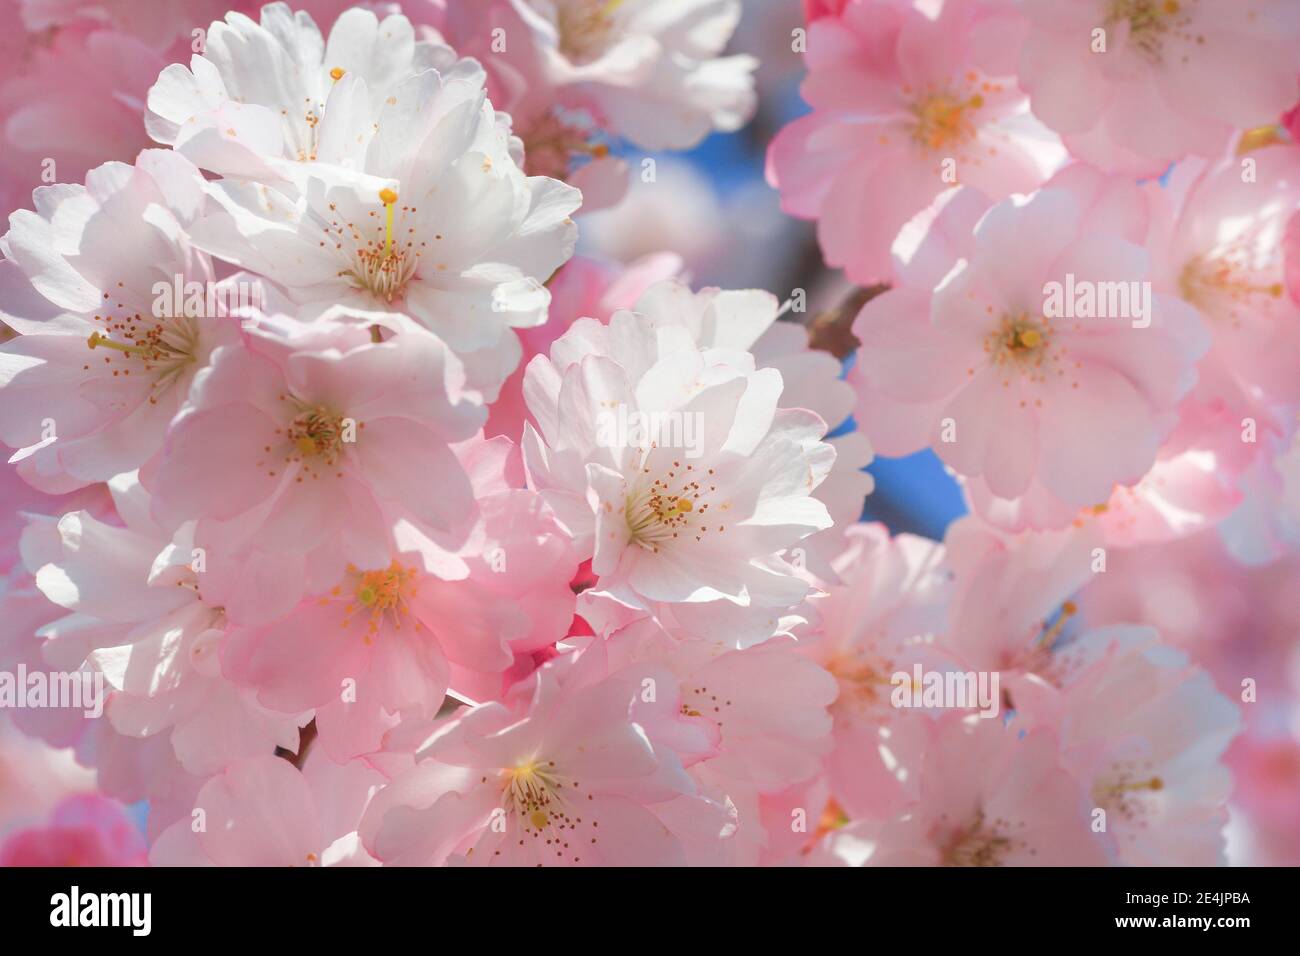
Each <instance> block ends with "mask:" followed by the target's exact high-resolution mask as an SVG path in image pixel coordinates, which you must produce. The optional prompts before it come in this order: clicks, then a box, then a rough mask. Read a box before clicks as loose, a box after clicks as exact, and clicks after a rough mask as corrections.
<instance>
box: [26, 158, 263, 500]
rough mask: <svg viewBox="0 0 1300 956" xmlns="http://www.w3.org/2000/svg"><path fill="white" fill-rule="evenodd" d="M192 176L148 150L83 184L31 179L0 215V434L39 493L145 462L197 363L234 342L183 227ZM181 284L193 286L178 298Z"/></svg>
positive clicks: (197, 202) (194, 196)
mask: <svg viewBox="0 0 1300 956" xmlns="http://www.w3.org/2000/svg"><path fill="white" fill-rule="evenodd" d="M201 184H202V179H201V178H200V177H199V174H198V171H197V170H196V169H195V168H194V167H193V166H192V165H191V164H190V163H189V162H187V161H186V160H185V159H183V158H182V157H180V156H178V155H176V154H175V153H172V152H165V151H162V150H146V151H145V152H143V153H141V154H140V156H139V159H138V160H137V162H136V165H134V166H128V165H125V164H123V163H108V164H106V165H104V166H100V167H98V168H96V169H94V170H92V171H91V172H90V173H89V174H88V175H87V179H86V185H85V186H84V187H82V186H47V187H42V188H41V189H39V190H38V191H37V192H36V194H35V197H34V198H35V201H36V209H35V211H32V210H20V211H18V212H16V213H14V214H13V215H12V216H11V217H10V221H9V231H8V232H7V233H6V234H5V236H4V237H3V239H0V249H3V251H4V254H5V258H4V259H3V260H2V261H0V319H3V321H4V322H6V323H7V324H8V325H9V326H11V327H12V328H13V329H14V331H16V332H18V333H19V335H18V337H17V338H15V339H13V340H11V341H9V342H7V343H5V344H4V345H2V346H0V391H2V392H3V394H4V395H5V401H4V403H3V406H2V411H0V440H3V441H4V442H5V444H7V445H9V446H11V447H13V448H16V449H18V451H17V453H16V454H15V455H14V456H13V458H11V461H14V462H16V463H17V464H18V469H19V472H20V473H21V474H22V475H23V477H24V478H26V479H27V481H29V482H30V483H31V484H33V485H34V486H36V487H37V488H39V489H41V490H43V491H47V492H53V493H59V492H65V491H70V490H74V489H76V488H78V487H81V486H84V485H86V484H90V483H92V482H97V481H104V480H106V479H108V478H111V477H113V475H115V474H118V473H120V472H123V471H131V470H133V469H135V468H138V467H139V466H141V465H143V464H144V463H145V462H147V461H149V460H150V459H151V458H152V457H153V456H154V455H155V454H156V453H157V452H158V449H159V447H160V445H161V443H162V438H163V434H164V432H165V431H166V428H167V423H168V421H169V420H170V419H171V418H172V416H173V415H175V414H176V412H177V410H178V409H179V407H180V405H181V403H182V402H184V400H185V397H186V395H187V393H188V390H189V385H190V382H191V381H192V379H193V377H194V374H195V372H197V371H198V369H199V368H201V367H202V366H203V365H204V364H205V363H206V362H207V359H208V356H209V354H210V353H211V351H212V350H213V349H214V348H216V347H217V346H218V345H220V344H222V343H223V342H228V341H231V340H233V338H234V337H235V334H236V332H235V327H234V326H233V324H232V323H231V320H230V319H228V318H225V309H224V303H227V302H230V301H233V299H232V297H231V296H229V295H226V294H223V295H221V296H217V295H215V294H213V295H209V290H214V287H213V286H212V282H213V279H214V275H213V271H212V266H211V264H210V262H209V261H208V259H207V257H206V256H205V255H203V254H202V253H200V252H198V251H196V250H195V249H194V248H193V247H192V246H191V245H190V243H189V241H188V239H187V237H186V235H185V232H184V230H185V227H186V225H187V224H188V223H190V222H192V221H193V218H194V217H195V216H196V215H197V214H198V212H199V210H200V209H201V208H202V205H203V193H202V189H201ZM56 236H59V237H61V238H60V239H57V240H56V238H55V237H56ZM191 284H198V287H199V288H201V289H202V290H204V291H203V294H202V295H200V296H197V297H196V298H194V299H191V298H190V292H185V298H184V299H180V298H178V297H177V296H176V294H175V292H174V290H175V289H176V288H180V289H181V290H182V291H184V290H185V289H187V288H191ZM232 291H236V292H237V291H238V290H237V289H233V288H232ZM249 297H250V298H251V295H250V296H249ZM235 298H237V296H236V297H235ZM200 301H202V303H203V305H202V306H200V305H199V302H200ZM208 302H213V303H214V304H218V305H219V308H218V309H217V310H216V314H212V315H209V314H207V313H208V308H207V303H208Z"/></svg>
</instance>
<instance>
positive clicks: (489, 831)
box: [360, 643, 735, 866]
mask: <svg viewBox="0 0 1300 956" xmlns="http://www.w3.org/2000/svg"><path fill="white" fill-rule="evenodd" d="M603 652H604V648H603V645H601V644H599V643H597V644H594V645H593V646H592V647H591V648H590V649H589V650H588V651H587V652H585V653H583V654H581V655H574V654H570V655H566V656H565V657H563V658H561V659H558V660H556V661H553V662H551V663H549V664H546V665H545V666H543V667H542V668H541V669H540V670H538V671H537V673H536V674H535V675H534V676H533V677H532V678H531V679H529V680H528V681H525V682H523V683H521V684H519V685H518V686H517V690H516V692H515V693H514V694H513V695H512V696H511V698H508V699H507V701H506V702H504V703H490V704H480V705H478V706H477V707H473V708H470V709H468V710H465V711H462V712H460V713H458V714H457V715H455V716H453V717H451V718H448V719H446V720H445V721H443V722H440V723H439V724H438V725H437V726H436V727H435V728H434V729H433V732H432V733H431V734H430V736H429V737H428V739H427V740H426V741H425V742H424V743H423V744H422V745H421V746H420V747H419V749H418V750H417V751H416V758H417V762H416V763H415V765H414V766H413V767H412V768H411V769H409V770H407V771H405V772H403V773H401V774H399V775H398V776H397V777H396V778H395V779H394V780H393V781H392V782H391V783H390V784H389V785H388V786H387V787H385V788H384V789H383V790H382V791H381V792H380V793H379V794H378V795H377V796H376V797H375V798H374V800H373V801H372V802H371V804H370V807H369V808H368V809H367V811H366V814H365V817H364V818H363V819H362V822H361V830H360V833H361V837H362V842H363V844H364V846H365V848H366V850H367V851H368V852H369V853H370V854H371V855H372V856H374V857H376V858H377V859H379V860H381V861H382V862H384V863H386V864H399V865H410V864H429V863H435V864H436V863H442V862H446V861H447V860H448V859H449V858H453V857H455V858H458V859H463V860H464V861H465V862H467V863H469V864H471V865H484V866H491V865H497V866H500V865H506V866H512V865H526V866H536V865H552V866H554V865H560V866H568V865H579V866H589V865H600V864H606V865H611V864H612V865H639V866H663V865H681V864H684V863H686V862H687V861H688V860H689V859H690V858H691V856H692V855H693V854H698V853H708V852H710V851H711V850H713V849H715V848H716V845H717V844H719V843H720V842H721V841H723V840H725V839H727V838H728V836H729V835H730V833H732V832H733V831H734V828H735V827H734V824H733V823H732V822H731V821H730V819H729V815H728V813H727V811H726V809H725V808H724V807H722V806H720V805H718V804H717V803H716V802H714V801H712V800H709V799H707V798H705V797H704V796H702V795H701V794H700V793H699V790H698V787H697V785H696V784H695V782H694V781H693V780H692V778H691V777H690V775H689V774H688V773H687V772H686V769H685V767H684V765H683V764H684V761H685V760H687V759H689V760H697V759H699V758H700V757H701V756H704V755H707V754H708V753H709V752H710V749H711V746H712V745H711V735H710V733H709V732H708V730H707V728H706V727H705V726H703V725H701V724H700V723H699V722H698V721H697V720H696V719H695V718H692V717H690V716H689V715H682V714H678V713H674V712H673V711H671V710H670V709H669V708H668V706H666V705H665V704H663V703H662V702H663V701H671V697H670V694H671V693H672V691H673V687H672V683H671V681H670V680H669V679H668V678H669V676H670V675H664V678H665V679H664V680H663V682H662V683H663V685H664V686H663V687H662V688H661V690H660V692H659V694H660V695H659V696H657V697H656V700H658V701H660V702H661V703H660V704H658V705H656V706H654V707H652V708H648V709H647V711H646V713H647V715H648V716H647V718H646V719H647V720H648V722H647V723H641V722H639V721H638V719H637V716H638V715H637V712H635V711H634V710H633V709H632V707H633V702H634V700H636V699H637V697H638V695H639V694H640V693H641V687H640V685H638V684H635V683H632V682H631V681H630V680H628V679H626V678H624V679H620V678H619V677H618V676H617V675H615V676H614V677H612V678H611V677H608V666H607V662H606V660H605V657H604V653H603ZM596 740H599V741H600V745H599V747H592V746H590V743H591V742H592V741H596Z"/></svg>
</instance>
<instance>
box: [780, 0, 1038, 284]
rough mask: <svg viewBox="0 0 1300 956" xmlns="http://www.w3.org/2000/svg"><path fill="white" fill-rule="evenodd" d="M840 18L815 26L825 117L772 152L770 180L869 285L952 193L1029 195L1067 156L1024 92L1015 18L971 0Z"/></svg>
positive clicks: (803, 122) (829, 15) (812, 76)
mask: <svg viewBox="0 0 1300 956" xmlns="http://www.w3.org/2000/svg"><path fill="white" fill-rule="evenodd" d="M837 6H838V7H839V9H838V11H832V10H830V9H824V10H822V11H821V12H822V14H823V15H821V16H819V17H818V18H817V19H815V20H813V21H812V22H811V23H810V24H809V27H808V52H807V60H808V75H807V77H806V79H805V80H804V84H803V87H802V92H803V96H804V99H805V100H807V101H808V103H809V104H810V105H811V106H812V108H813V109H812V112H811V113H810V114H809V115H807V116H804V117H802V118H800V119H798V120H795V121H794V122H793V123H791V124H790V125H789V126H787V127H786V128H785V129H783V130H782V131H781V133H780V134H779V135H778V136H777V138H776V139H775V140H774V141H773V143H772V145H771V148H770V150H769V153H768V180H769V181H770V182H771V183H772V184H773V185H774V186H776V187H778V188H779V189H780V190H781V201H782V207H783V208H784V209H785V211H786V212H788V213H790V214H791V215H794V216H798V217H800V218H802V219H815V220H817V235H818V239H819V241H820V243H821V247H822V252H823V254H824V255H825V257H826V261H827V264H828V265H831V266H838V267H843V268H844V270H845V271H846V272H847V273H848V276H849V278H850V279H852V280H853V281H855V282H859V283H863V284H866V283H870V282H875V281H879V280H881V279H885V278H888V277H889V275H890V272H891V265H890V259H889V247H890V243H891V242H892V241H893V239H894V236H895V235H896V234H897V233H898V230H899V229H900V228H901V227H902V226H903V225H904V223H906V222H907V221H908V220H909V219H911V218H912V217H913V216H915V215H916V214H917V213H919V212H920V211H921V210H923V209H924V208H925V207H926V206H927V205H928V204H929V203H930V201H931V200H932V199H933V198H934V197H935V196H937V195H938V194H940V193H941V192H944V191H945V190H947V189H950V188H951V187H952V185H954V184H956V183H967V184H970V185H972V186H975V187H976V188H978V189H980V190H981V191H983V192H984V193H985V194H986V195H988V196H989V197H990V198H992V199H995V200H996V199H1001V198H1002V197H1004V196H1006V195H1008V194H1010V193H1013V192H1028V191H1029V190H1031V189H1033V188H1035V187H1036V186H1038V185H1039V184H1041V183H1042V181H1043V180H1044V179H1046V178H1047V176H1048V175H1049V174H1050V173H1051V172H1052V171H1053V169H1054V168H1055V167H1056V166H1057V165H1058V164H1059V163H1060V161H1061V160H1062V159H1063V154H1062V151H1061V150H1060V147H1059V144H1057V143H1055V142H1054V141H1053V137H1051V136H1050V134H1048V133H1047V132H1046V131H1045V130H1042V131H1040V130H1038V129H1037V128H1036V127H1035V125H1034V124H1033V123H1032V122H1031V121H1030V118H1029V116H1028V101H1027V99H1026V97H1025V94H1024V93H1023V92H1022V91H1021V90H1020V89H1019V88H1018V86H1017V85H1016V80H1015V77H1014V75H1013V73H1014V58H1013V56H1011V55H1009V51H1013V50H1014V47H1015V37H1016V36H1017V35H1018V33H1019V32H1020V27H1019V25H1018V23H1017V22H1016V21H1014V20H1013V19H1012V18H1009V17H1007V16H1003V15H1001V13H1000V11H998V10H996V9H994V8H993V7H992V5H988V6H985V5H982V4H980V3H976V2H968V0H946V2H944V3H942V4H941V5H935V4H930V5H929V7H931V8H933V10H929V9H925V8H924V5H923V4H922V3H920V2H912V0H849V2H847V3H844V4H837ZM934 11H937V12H934Z"/></svg>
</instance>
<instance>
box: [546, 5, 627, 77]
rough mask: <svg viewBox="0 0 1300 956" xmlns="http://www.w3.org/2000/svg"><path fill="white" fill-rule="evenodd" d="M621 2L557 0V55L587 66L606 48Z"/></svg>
mask: <svg viewBox="0 0 1300 956" xmlns="http://www.w3.org/2000/svg"><path fill="white" fill-rule="evenodd" d="M622 5H623V0H560V2H559V3H558V4H557V5H556V6H557V7H558V10H557V11H556V28H557V32H558V33H559V35H560V52H561V53H563V54H564V55H565V56H566V57H568V58H569V60H571V61H572V62H574V63H590V62H591V61H592V60H594V59H596V58H597V57H599V56H600V54H601V53H602V52H604V50H605V49H606V48H607V47H608V46H609V42H610V35H611V33H613V28H614V15H615V14H616V13H617V12H618V8H619V7H621V6H622Z"/></svg>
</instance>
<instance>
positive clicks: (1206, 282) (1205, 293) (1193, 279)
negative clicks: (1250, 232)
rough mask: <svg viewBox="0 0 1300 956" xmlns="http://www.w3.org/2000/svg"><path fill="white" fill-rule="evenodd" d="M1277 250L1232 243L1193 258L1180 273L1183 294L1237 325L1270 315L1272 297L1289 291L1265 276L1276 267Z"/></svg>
mask: <svg viewBox="0 0 1300 956" xmlns="http://www.w3.org/2000/svg"><path fill="white" fill-rule="evenodd" d="M1276 258H1277V253H1276V250H1275V249H1273V250H1269V251H1267V252H1265V251H1263V250H1262V249H1260V250H1256V249H1254V248H1252V247H1248V246H1246V245H1243V244H1238V245H1233V246H1230V247H1228V248H1226V249H1223V250H1221V251H1219V252H1218V254H1217V255H1213V256H1198V257H1196V258H1194V259H1192V260H1190V261H1189V262H1188V263H1187V264H1186V265H1185V266H1184V267H1183V271H1182V273H1181V274H1180V275H1179V277H1178V290H1179V292H1180V293H1181V294H1182V297H1183V298H1184V299H1186V300H1187V301H1188V302H1190V303H1192V305H1194V306H1196V307H1197V308H1198V309H1200V310H1201V311H1202V312H1205V313H1207V314H1208V315H1209V316H1210V317H1211V318H1216V317H1226V318H1228V319H1229V320H1231V322H1232V324H1233V326H1234V327H1238V326H1240V325H1241V323H1242V319H1243V318H1245V319H1250V318H1256V317H1267V316H1268V315H1269V313H1270V311H1271V309H1272V307H1273V303H1272V300H1275V299H1278V300H1280V299H1281V298H1282V295H1283V293H1284V292H1285V291H1286V290H1285V288H1284V286H1283V284H1282V283H1281V282H1279V281H1277V280H1276V279H1271V278H1270V279H1262V278H1261V274H1265V275H1268V274H1270V273H1273V272H1274V271H1275V270H1276V267H1277V262H1276Z"/></svg>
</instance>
